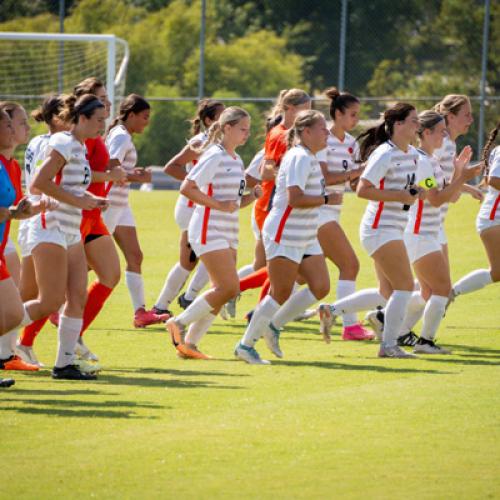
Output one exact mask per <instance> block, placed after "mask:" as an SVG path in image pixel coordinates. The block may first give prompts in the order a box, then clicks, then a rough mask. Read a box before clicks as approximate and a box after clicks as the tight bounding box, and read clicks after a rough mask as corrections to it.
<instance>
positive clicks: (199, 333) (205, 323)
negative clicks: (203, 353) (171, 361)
mask: <svg viewBox="0 0 500 500" xmlns="http://www.w3.org/2000/svg"><path fill="white" fill-rule="evenodd" d="M214 319H215V314H212V313H208V314H207V315H206V316H203V318H201V319H199V320H198V321H195V322H194V323H191V324H190V325H189V330H188V332H187V334H186V339H185V340H186V343H187V344H194V345H198V344H199V343H200V342H201V339H202V338H203V336H204V335H205V333H207V331H208V329H209V328H210V327H211V326H212V323H213V322H214Z"/></svg>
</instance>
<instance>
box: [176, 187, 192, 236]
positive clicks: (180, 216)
mask: <svg viewBox="0 0 500 500" xmlns="http://www.w3.org/2000/svg"><path fill="white" fill-rule="evenodd" d="M184 201H185V200H183V199H182V198H181V197H180V196H179V198H178V199H177V203H176V204H175V211H174V217H175V222H176V224H177V225H178V226H179V229H180V230H181V231H187V230H188V227H189V221H190V220H191V217H192V216H193V212H194V205H193V206H192V207H188V206H187V205H186V204H185V203H183V202H184Z"/></svg>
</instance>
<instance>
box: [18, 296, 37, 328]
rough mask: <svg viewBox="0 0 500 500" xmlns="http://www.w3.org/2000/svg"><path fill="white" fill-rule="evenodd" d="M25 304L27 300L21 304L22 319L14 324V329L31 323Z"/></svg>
mask: <svg viewBox="0 0 500 500" xmlns="http://www.w3.org/2000/svg"><path fill="white" fill-rule="evenodd" d="M26 304H28V302H25V303H24V304H23V319H22V320H21V323H20V324H19V325H17V326H16V330H17V329H18V328H23V327H24V326H28V325H31V323H33V320H32V319H31V316H30V314H29V312H28V308H27V305H26Z"/></svg>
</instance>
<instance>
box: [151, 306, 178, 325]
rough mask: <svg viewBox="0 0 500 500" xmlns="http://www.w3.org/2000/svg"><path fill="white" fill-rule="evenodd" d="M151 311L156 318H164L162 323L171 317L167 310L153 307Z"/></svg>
mask: <svg viewBox="0 0 500 500" xmlns="http://www.w3.org/2000/svg"><path fill="white" fill-rule="evenodd" d="M151 311H152V312H154V313H155V314H156V315H158V316H164V317H165V319H164V320H163V321H167V320H168V319H170V318H171V317H172V316H173V314H172V312H171V311H169V310H168V309H161V308H159V307H156V306H153V308H152V309H151Z"/></svg>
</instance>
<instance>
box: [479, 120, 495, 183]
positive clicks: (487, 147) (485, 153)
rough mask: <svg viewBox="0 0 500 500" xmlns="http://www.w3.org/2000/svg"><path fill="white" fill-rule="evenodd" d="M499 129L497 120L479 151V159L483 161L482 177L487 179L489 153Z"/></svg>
mask: <svg viewBox="0 0 500 500" xmlns="http://www.w3.org/2000/svg"><path fill="white" fill-rule="evenodd" d="M499 130H500V122H498V123H497V126H496V127H495V128H494V129H493V130H492V131H491V132H490V133H489V135H488V140H487V141H486V144H485V146H484V148H483V151H482V153H481V160H482V161H483V162H484V179H487V178H488V176H489V173H490V154H491V150H492V149H493V146H494V145H495V142H496V140H497V136H498V131H499Z"/></svg>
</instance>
